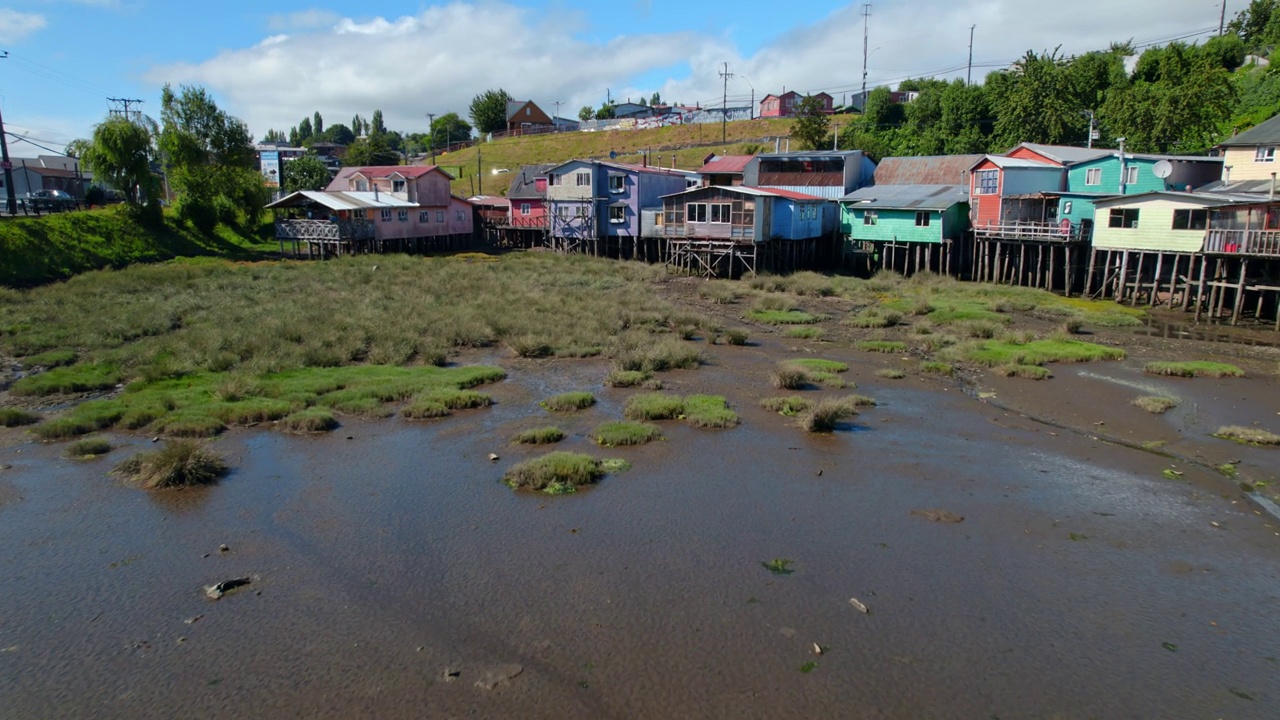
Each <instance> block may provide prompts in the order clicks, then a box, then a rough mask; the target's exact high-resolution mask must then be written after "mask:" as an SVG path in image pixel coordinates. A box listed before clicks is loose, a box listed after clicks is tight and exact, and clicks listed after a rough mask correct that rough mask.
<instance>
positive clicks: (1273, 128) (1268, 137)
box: [1218, 115, 1280, 147]
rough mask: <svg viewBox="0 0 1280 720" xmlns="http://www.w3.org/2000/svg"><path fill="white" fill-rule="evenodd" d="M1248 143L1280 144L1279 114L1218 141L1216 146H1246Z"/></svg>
mask: <svg viewBox="0 0 1280 720" xmlns="http://www.w3.org/2000/svg"><path fill="white" fill-rule="evenodd" d="M1250 145H1280V115H1276V116H1275V117H1273V118H1271V119H1270V120H1267V121H1265V122H1262V123H1259V124H1257V125H1254V126H1253V127H1251V128H1249V129H1248V130H1245V131H1244V132H1242V133H1240V134H1239V135H1236V136H1235V137H1229V138H1227V139H1226V140H1223V141H1222V142H1220V143H1218V147H1248V146H1250Z"/></svg>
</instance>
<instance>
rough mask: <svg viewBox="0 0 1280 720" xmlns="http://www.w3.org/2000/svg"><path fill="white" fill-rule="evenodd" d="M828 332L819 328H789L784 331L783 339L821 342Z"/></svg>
mask: <svg viewBox="0 0 1280 720" xmlns="http://www.w3.org/2000/svg"><path fill="white" fill-rule="evenodd" d="M826 334H827V331H826V330H823V329H822V328H818V327H804V326H797V327H789V328H787V329H786V330H783V331H782V336H783V337H789V338H794V339H797V340H821V339H822V336H824V335H826Z"/></svg>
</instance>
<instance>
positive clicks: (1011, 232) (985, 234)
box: [973, 221, 1089, 242]
mask: <svg viewBox="0 0 1280 720" xmlns="http://www.w3.org/2000/svg"><path fill="white" fill-rule="evenodd" d="M973 234H974V237H976V238H978V239H983V240H1000V239H1003V240H1033V241H1040V242H1077V241H1080V240H1088V239H1089V234H1088V233H1086V232H1084V230H1083V229H1082V228H1081V226H1080V225H1079V224H1076V223H1070V224H1064V223H1061V222H1056V223H1053V222H1035V221H1027V222H1012V223H1005V224H1002V225H996V224H994V223H993V224H990V225H975V226H974V228H973Z"/></svg>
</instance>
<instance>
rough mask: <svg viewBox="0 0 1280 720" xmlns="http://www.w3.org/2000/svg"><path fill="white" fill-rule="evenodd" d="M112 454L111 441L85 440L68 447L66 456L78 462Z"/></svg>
mask: <svg viewBox="0 0 1280 720" xmlns="http://www.w3.org/2000/svg"><path fill="white" fill-rule="evenodd" d="M109 452H111V441H110V440H108V439H106V438H84V439H83V440H77V441H76V442H73V443H71V444H70V445H69V446H67V449H66V451H65V453H66V456H67V457H69V458H75V459H77V460H87V459H89V458H95V457H98V456H99V455H106V454H107V453H109Z"/></svg>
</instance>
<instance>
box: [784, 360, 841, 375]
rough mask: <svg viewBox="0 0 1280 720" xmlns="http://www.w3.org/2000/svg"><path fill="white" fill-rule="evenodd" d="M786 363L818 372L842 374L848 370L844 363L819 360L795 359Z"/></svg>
mask: <svg viewBox="0 0 1280 720" xmlns="http://www.w3.org/2000/svg"><path fill="white" fill-rule="evenodd" d="M786 362H787V363H788V364H790V365H798V366H800V367H802V368H804V369H806V370H816V371H818V372H827V373H842V372H846V371H848V370H849V366H848V365H847V364H845V363H842V362H838V361H836V360H823V359H821V358H796V359H793V360H787V361H786Z"/></svg>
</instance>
